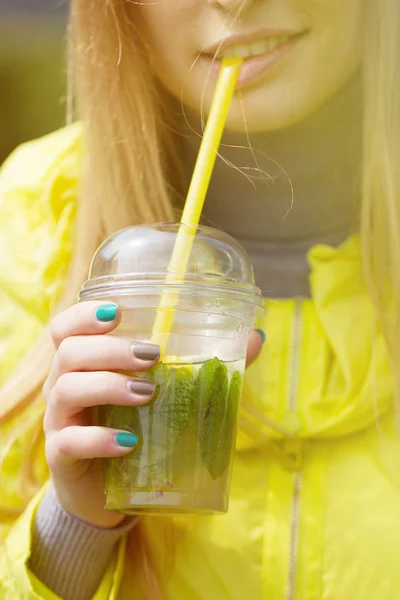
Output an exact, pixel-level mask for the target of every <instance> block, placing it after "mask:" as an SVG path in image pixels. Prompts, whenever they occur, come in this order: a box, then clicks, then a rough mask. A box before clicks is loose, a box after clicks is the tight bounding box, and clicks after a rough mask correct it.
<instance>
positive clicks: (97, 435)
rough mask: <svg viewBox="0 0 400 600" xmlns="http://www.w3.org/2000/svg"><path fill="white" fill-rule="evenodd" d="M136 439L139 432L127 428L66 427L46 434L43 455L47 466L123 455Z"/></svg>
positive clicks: (54, 466) (131, 447)
mask: <svg viewBox="0 0 400 600" xmlns="http://www.w3.org/2000/svg"><path fill="white" fill-rule="evenodd" d="M137 443H138V436H137V435H136V434H134V433H130V432H127V431H119V430H118V429H107V428H106V427H95V426H93V427H66V428H65V429H63V430H62V431H58V432H57V433H54V434H52V435H50V436H48V437H47V439H46V459H47V462H48V465H49V467H50V469H51V470H52V471H53V472H57V470H58V469H60V468H61V467H65V466H66V465H72V464H73V463H75V462H76V461H78V460H85V459H92V458H114V457H119V456H125V455H126V454H128V453H129V452H131V451H132V450H133V449H134V448H135V447H136V446H137Z"/></svg>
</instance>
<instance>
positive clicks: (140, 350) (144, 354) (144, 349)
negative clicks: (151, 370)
mask: <svg viewBox="0 0 400 600" xmlns="http://www.w3.org/2000/svg"><path fill="white" fill-rule="evenodd" d="M132 353H133V355H134V356H136V358H139V359H140V360H157V358H160V346H156V344H133V346H132Z"/></svg>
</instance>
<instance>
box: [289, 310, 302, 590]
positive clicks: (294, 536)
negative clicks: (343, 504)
mask: <svg viewBox="0 0 400 600" xmlns="http://www.w3.org/2000/svg"><path fill="white" fill-rule="evenodd" d="M301 324H302V323H301V299H297V300H296V306H295V312H294V324H293V342H292V348H293V350H292V358H291V369H290V377H291V380H290V391H289V398H288V409H289V411H290V412H291V413H295V411H296V408H297V406H296V400H297V386H298V379H299V367H300V342H301V339H300V338H301ZM301 484H302V474H301V471H296V472H295V473H294V474H293V495H292V515H291V524H290V547H289V564H288V576H287V588H286V596H285V600H294V594H295V584H296V568H297V555H298V546H299V522H300V509H301V505H300V495H301Z"/></svg>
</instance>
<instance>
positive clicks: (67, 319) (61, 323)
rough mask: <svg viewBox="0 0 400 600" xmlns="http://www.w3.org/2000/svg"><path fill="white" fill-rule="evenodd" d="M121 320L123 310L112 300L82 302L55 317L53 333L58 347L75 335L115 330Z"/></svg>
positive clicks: (52, 327)
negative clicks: (111, 301)
mask: <svg viewBox="0 0 400 600" xmlns="http://www.w3.org/2000/svg"><path fill="white" fill-rule="evenodd" d="M120 321H121V310H120V309H119V308H118V306H117V305H116V304H114V303H110V302H108V303H107V302H80V303H79V304H74V305H73V306H71V307H70V308H68V309H67V310H65V311H64V312H62V313H60V314H58V315H57V316H55V317H54V319H53V320H52V322H51V327H50V330H51V335H52V338H53V341H54V345H55V347H56V348H58V347H59V346H60V344H61V342H62V341H63V340H65V339H66V338H68V337H71V336H75V335H99V334H103V333H109V332H110V331H113V330H114V329H115V328H116V327H117V326H118V325H119V323H120Z"/></svg>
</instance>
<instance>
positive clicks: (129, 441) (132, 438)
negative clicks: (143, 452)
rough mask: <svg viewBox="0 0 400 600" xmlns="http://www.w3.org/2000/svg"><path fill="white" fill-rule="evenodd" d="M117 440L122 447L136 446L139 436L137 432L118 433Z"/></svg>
mask: <svg viewBox="0 0 400 600" xmlns="http://www.w3.org/2000/svg"><path fill="white" fill-rule="evenodd" d="M115 441H116V442H117V444H118V446H122V448H134V447H135V446H137V443H138V441H139V438H138V436H137V435H136V433H117V435H116V436H115Z"/></svg>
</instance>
